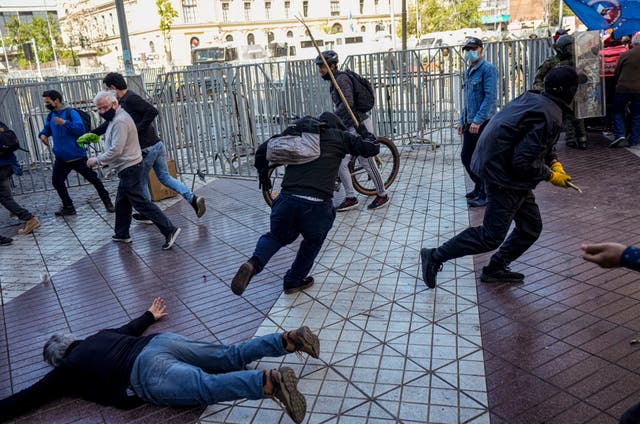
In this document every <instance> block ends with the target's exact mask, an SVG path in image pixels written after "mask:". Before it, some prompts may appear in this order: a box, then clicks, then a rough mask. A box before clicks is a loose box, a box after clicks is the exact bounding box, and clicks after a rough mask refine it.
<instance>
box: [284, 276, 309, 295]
mask: <svg viewBox="0 0 640 424" xmlns="http://www.w3.org/2000/svg"><path fill="white" fill-rule="evenodd" d="M311 286H313V277H312V276H308V277H304V278H303V279H302V281H301V282H300V285H299V286H295V287H286V288H285V289H284V294H295V293H298V292H301V291H303V290H306V289H308V288H309V287H311Z"/></svg>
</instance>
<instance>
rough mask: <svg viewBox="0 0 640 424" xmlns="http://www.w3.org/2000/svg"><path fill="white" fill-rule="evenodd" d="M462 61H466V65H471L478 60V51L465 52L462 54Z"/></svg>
mask: <svg viewBox="0 0 640 424" xmlns="http://www.w3.org/2000/svg"><path fill="white" fill-rule="evenodd" d="M464 60H466V61H467V63H473V62H475V61H476V60H478V51H477V50H467V51H466V52H464Z"/></svg>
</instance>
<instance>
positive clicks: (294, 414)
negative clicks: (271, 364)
mask: <svg viewBox="0 0 640 424" xmlns="http://www.w3.org/2000/svg"><path fill="white" fill-rule="evenodd" d="M278 371H279V372H280V383H281V384H282V385H283V386H284V389H285V391H286V394H285V397H286V398H287V402H286V403H284V408H285V410H286V411H287V414H288V415H289V416H290V417H291V419H292V420H293V421H294V422H295V423H297V424H300V423H301V422H302V421H303V420H304V416H305V415H306V414H307V400H306V399H305V398H304V395H303V394H302V393H300V392H299V391H298V387H297V386H298V377H296V373H295V372H294V371H293V370H292V369H291V368H289V367H282V368H280V369H279V370H278Z"/></svg>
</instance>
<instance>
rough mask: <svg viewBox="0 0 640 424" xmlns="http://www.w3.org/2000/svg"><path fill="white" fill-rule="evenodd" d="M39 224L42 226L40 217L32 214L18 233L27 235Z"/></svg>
mask: <svg viewBox="0 0 640 424" xmlns="http://www.w3.org/2000/svg"><path fill="white" fill-rule="evenodd" d="M39 226H40V221H38V218H36V217H35V216H32V217H31V219H30V220H28V221H27V222H26V223H25V224H24V228H20V229H19V230H18V234H20V235H22V236H26V235H27V234H31V232H32V231H33V230H35V229H36V228H38V227H39Z"/></svg>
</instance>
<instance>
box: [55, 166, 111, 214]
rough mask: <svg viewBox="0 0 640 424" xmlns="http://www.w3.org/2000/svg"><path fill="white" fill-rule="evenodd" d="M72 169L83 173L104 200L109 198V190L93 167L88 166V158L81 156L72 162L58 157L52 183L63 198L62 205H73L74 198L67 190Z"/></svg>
mask: <svg viewBox="0 0 640 424" xmlns="http://www.w3.org/2000/svg"><path fill="white" fill-rule="evenodd" d="M71 171H76V172H77V173H78V174H80V175H82V176H83V177H84V178H85V179H86V180H87V181H89V182H90V183H91V184H92V185H93V186H94V187H95V188H96V191H97V192H98V195H99V196H100V199H102V201H103V202H106V201H107V200H109V192H108V191H107V190H106V189H105V188H104V185H103V184H102V181H100V177H98V174H97V173H96V171H94V170H93V169H91V168H89V167H88V166H87V158H79V159H77V160H74V161H71V162H65V161H63V160H60V159H56V161H55V162H54V164H53V174H52V175H51V183H52V184H53V188H55V189H56V191H57V192H58V196H60V200H62V206H65V207H73V200H71V197H70V196H69V191H68V190H67V185H66V183H65V182H66V180H67V177H68V176H69V173H70V172H71Z"/></svg>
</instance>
